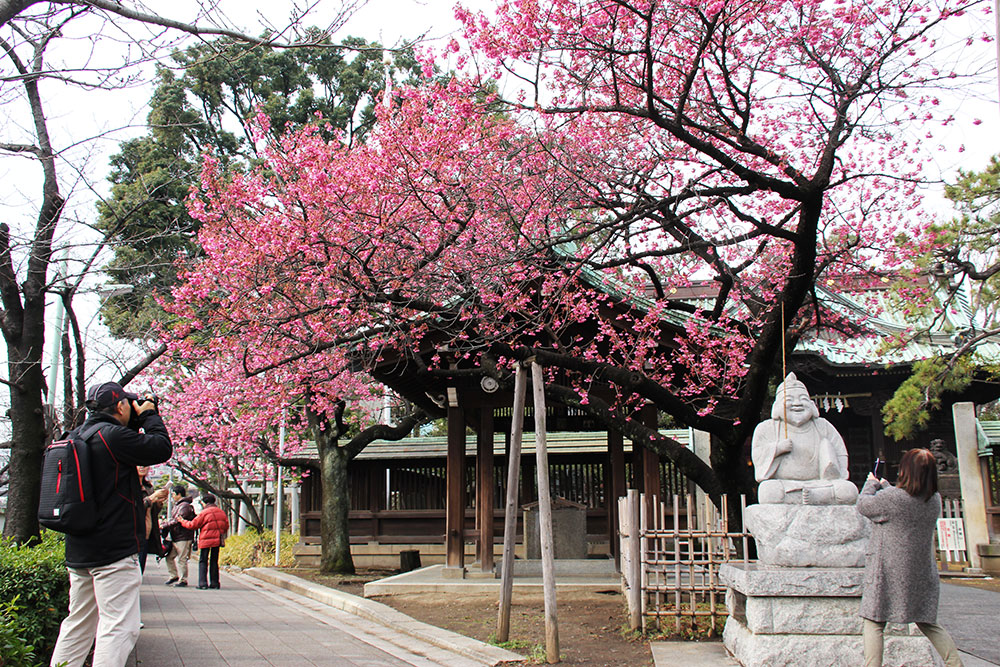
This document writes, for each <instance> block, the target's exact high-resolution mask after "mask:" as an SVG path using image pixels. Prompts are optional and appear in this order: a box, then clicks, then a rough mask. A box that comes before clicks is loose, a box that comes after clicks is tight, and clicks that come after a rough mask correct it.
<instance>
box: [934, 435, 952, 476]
mask: <svg viewBox="0 0 1000 667" xmlns="http://www.w3.org/2000/svg"><path fill="white" fill-rule="evenodd" d="M930 450H931V453H932V454H934V460H935V461H937V469H938V472H942V473H954V472H958V458H957V457H956V456H955V455H954V454H952V453H951V452H949V451H948V450H947V449H945V447H944V440H942V439H941V438H935V439H934V440H931V446H930Z"/></svg>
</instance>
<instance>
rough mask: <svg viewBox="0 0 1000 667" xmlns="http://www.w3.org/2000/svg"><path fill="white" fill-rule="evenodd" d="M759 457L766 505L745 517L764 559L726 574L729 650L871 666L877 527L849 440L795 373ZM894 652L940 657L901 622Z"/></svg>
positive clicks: (782, 390) (776, 665)
mask: <svg viewBox="0 0 1000 667" xmlns="http://www.w3.org/2000/svg"><path fill="white" fill-rule="evenodd" d="M752 458H753V464H754V472H755V476H756V479H757V481H758V482H759V487H758V499H759V501H760V502H759V504H757V505H751V506H750V507H747V508H746V513H745V515H744V519H745V523H746V528H747V530H748V531H749V532H750V533H751V534H753V536H754V540H755V541H756V543H757V554H758V558H759V562H757V563H753V564H749V565H745V564H726V565H723V566H722V568H721V569H720V571H719V578H720V580H721V581H722V583H723V584H725V585H726V587H727V591H726V607H727V609H728V611H729V618H728V619H727V621H726V627H725V630H724V632H723V642H724V643H725V646H726V649H727V650H728V651H729V652H730V653H731V654H732V655H733V656H734V657H735V658H736V659H737V660H738V661H739V662H740V664H742V665H744V666H745V667H782V666H788V667H792V666H800V665H810V666H813V665H815V666H820V665H824V666H830V667H834V666H836V667H839V666H841V665H843V666H844V667H847V666H848V665H850V666H852V667H853V666H854V665H860V664H863V662H864V659H863V650H862V643H861V619H860V617H859V616H858V609H859V607H860V604H861V591H862V583H863V580H864V565H865V549H866V547H867V544H868V537H869V535H870V534H871V525H870V524H869V522H868V519H866V518H864V517H862V516H861V515H860V514H858V512H857V510H856V509H855V508H854V503H855V501H856V499H857V496H858V488H857V487H856V486H854V484H852V483H851V482H850V481H848V479H847V477H848V474H847V448H846V446H845V445H844V440H843V438H842V437H841V436H840V434H839V433H838V432H837V430H836V428H834V426H833V425H832V424H831V423H830V422H829V421H827V420H826V419H823V418H822V417H820V416H819V410H818V409H817V407H816V404H815V403H814V402H813V401H812V400H811V399H810V398H809V392H808V391H807V390H806V387H805V385H804V384H803V383H802V382H800V381H799V380H798V379H797V378H796V377H795V374H794V373H789V374H788V377H786V378H785V381H784V382H783V383H781V385H779V386H778V390H777V393H776V395H775V400H774V406H773V407H772V409H771V419H768V420H766V421H764V422H761V423H760V424H758V425H757V428H756V429H755V430H754V434H753V442H752ZM884 659H885V662H884V664H885V665H888V666H892V667H896V666H900V667H901V666H903V665H933V664H937V663H935V659H936V654H935V653H934V651H933V649H932V648H931V645H930V643H929V642H927V641H926V640H925V639H924V638H923V636H922V635H920V634H919V631H918V630H917V629H916V628H915V627H907V626H893V625H892V624H890V625H889V626H887V628H886V643H885V658H884Z"/></svg>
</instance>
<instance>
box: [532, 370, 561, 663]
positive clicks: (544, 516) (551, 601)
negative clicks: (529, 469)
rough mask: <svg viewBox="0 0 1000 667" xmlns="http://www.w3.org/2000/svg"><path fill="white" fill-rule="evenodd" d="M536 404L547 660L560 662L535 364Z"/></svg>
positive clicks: (540, 384)
mask: <svg viewBox="0 0 1000 667" xmlns="http://www.w3.org/2000/svg"><path fill="white" fill-rule="evenodd" d="M531 385H532V387H531V388H532V392H533V394H534V399H535V400H534V403H535V468H536V469H537V473H538V533H539V538H540V540H539V542H540V543H541V546H542V588H543V590H544V598H545V659H546V661H547V662H548V663H549V664H554V663H557V662H559V620H558V618H557V615H556V579H555V572H556V564H555V553H554V548H553V544H552V496H551V495H550V492H549V456H548V452H547V451H546V448H545V380H544V379H543V378H542V367H541V366H539V365H538V364H537V363H535V362H534V361H532V362H531Z"/></svg>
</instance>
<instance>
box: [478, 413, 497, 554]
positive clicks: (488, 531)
mask: <svg viewBox="0 0 1000 667" xmlns="http://www.w3.org/2000/svg"><path fill="white" fill-rule="evenodd" d="M493 496H494V493H493V409H492V408H488V407H487V408H483V409H482V412H481V414H480V418H479V433H478V434H477V436H476V529H477V532H478V535H479V539H478V542H477V548H476V557H477V560H478V561H479V565H480V571H482V572H492V571H493V528H494V527H493V504H494V497H493Z"/></svg>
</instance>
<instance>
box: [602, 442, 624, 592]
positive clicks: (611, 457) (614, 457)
mask: <svg viewBox="0 0 1000 667" xmlns="http://www.w3.org/2000/svg"><path fill="white" fill-rule="evenodd" d="M608 476H609V479H608V481H607V482H606V483H607V485H608V486H607V487H605V488H610V489H611V494H610V496H611V497H610V498H608V499H607V504H608V533H609V535H608V538H609V540H610V544H611V552H612V553H613V554H614V556H615V565H616V566H617V567H618V570H619V572H620V571H621V567H622V564H621V542H620V540H619V539H618V526H619V521H620V519H619V512H618V499H619V498H622V497H624V496H625V488H626V487H625V444H624V438H622V434H621V432H620V431H608Z"/></svg>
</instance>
